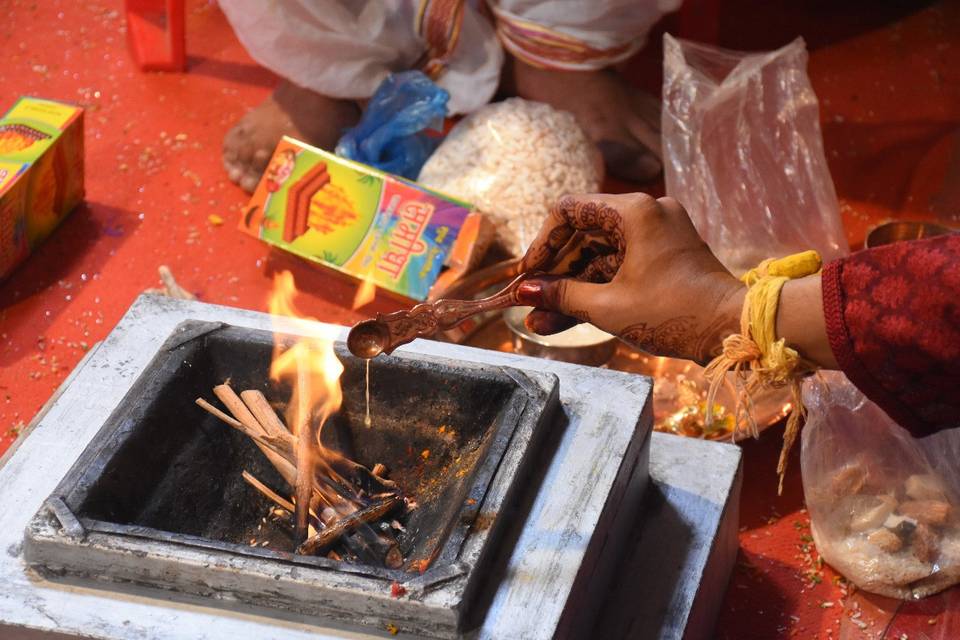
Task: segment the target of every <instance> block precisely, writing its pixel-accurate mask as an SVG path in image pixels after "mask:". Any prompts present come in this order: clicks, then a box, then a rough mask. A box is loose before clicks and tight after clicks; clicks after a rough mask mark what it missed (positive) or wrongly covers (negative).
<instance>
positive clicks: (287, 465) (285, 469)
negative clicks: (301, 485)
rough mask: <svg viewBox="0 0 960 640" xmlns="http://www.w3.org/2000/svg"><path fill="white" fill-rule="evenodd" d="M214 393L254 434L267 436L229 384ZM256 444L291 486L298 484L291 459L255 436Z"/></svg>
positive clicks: (294, 466) (215, 388)
mask: <svg viewBox="0 0 960 640" xmlns="http://www.w3.org/2000/svg"><path fill="white" fill-rule="evenodd" d="M213 393H214V395H215V396H217V397H218V398H219V399H220V402H222V403H223V404H224V405H225V406H226V407H227V409H229V410H230V413H232V414H233V417H234V418H236V420H237V421H238V422H240V423H241V424H242V425H243V426H244V427H246V428H247V430H249V431H250V433H252V434H257V435H258V436H260V437H263V436H266V435H267V432H266V430H264V428H263V427H262V426H261V425H260V423H259V422H257V419H256V418H255V417H254V416H253V414H252V413H250V410H249V409H247V405H245V404H243V400H241V399H240V396H238V395H237V394H236V392H235V391H234V390H233V389H232V388H231V387H230V385H229V384H226V383H224V384H219V385H217V386H215V387H214V388H213ZM251 437H252V436H251ZM254 444H256V445H257V447H259V449H260V451H262V452H263V455H265V456H267V460H269V461H270V464H272V465H273V466H274V467H276V469H277V471H278V472H279V473H280V475H281V476H283V479H284V480H286V481H287V482H288V483H289V484H290V486H296V482H297V467H296V465H294V464H293V462H291V461H290V460H288V459H286V458H284V457H283V456H282V455H280V454H279V453H277V452H276V451H273V450H271V449H270V447H268V446H266V445H265V444H263V443H261V442H259V440H258V439H256V438H254Z"/></svg>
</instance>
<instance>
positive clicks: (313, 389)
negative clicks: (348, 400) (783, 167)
mask: <svg viewBox="0 0 960 640" xmlns="http://www.w3.org/2000/svg"><path fill="white" fill-rule="evenodd" d="M296 293H297V289H296V286H295V285H294V282H293V274H291V273H290V272H289V271H284V272H283V273H280V274H278V275H277V276H276V277H274V280H273V292H272V294H271V296H270V304H269V309H270V313H271V314H273V315H275V316H288V317H290V318H293V319H294V320H293V322H294V326H295V327H296V326H297V325H301V324H302V325H304V328H305V329H307V328H308V325H307V323H308V322H311V321H313V320H314V319H313V318H309V317H306V316H304V315H303V314H302V313H300V312H299V311H298V310H297V308H296V307H295V306H294V304H293V299H294V297H295V296H296ZM320 326H321V327H322V326H323V325H320ZM304 333H310V334H312V335H309V336H304V337H301V338H299V339H298V340H297V341H296V342H294V343H293V345H290V346H287V345H285V344H284V343H283V342H282V341H281V340H278V341H277V342H276V344H275V345H274V351H273V361H272V362H271V363H270V378H271V379H272V380H275V381H278V382H283V383H286V384H289V385H290V386H291V387H292V388H293V395H292V397H291V398H290V402H289V404H288V406H287V412H286V416H285V417H286V419H287V426H288V427H289V428H290V430H291V431H292V432H293V433H294V434H298V433H299V432H300V430H301V429H302V428H303V426H304V425H309V424H310V423H311V422H313V421H317V422H318V423H319V424H320V425H321V426H322V425H323V423H324V422H326V420H327V418H329V417H330V416H331V415H332V414H334V413H336V412H337V410H338V409H340V405H341V403H342V402H343V392H342V390H341V389H340V375H341V374H342V373H343V365H342V364H341V363H340V360H338V359H337V356H336V353H335V352H334V349H333V343H334V340H335V339H336V334H335V332H334V331H328V330H321V333H320V335H317V325H309V328H308V330H306V331H304Z"/></svg>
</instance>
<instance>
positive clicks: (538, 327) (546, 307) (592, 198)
mask: <svg viewBox="0 0 960 640" xmlns="http://www.w3.org/2000/svg"><path fill="white" fill-rule="evenodd" d="M521 269H522V270H523V271H524V272H527V273H537V272H543V273H547V274H551V275H543V276H540V275H535V276H533V277H531V278H530V279H529V280H527V281H525V282H524V283H522V284H521V285H520V288H519V290H518V294H519V298H520V301H521V302H522V303H524V304H528V305H530V306H533V307H536V309H535V310H534V311H533V312H531V314H530V315H529V316H528V317H527V328H529V329H530V330H531V331H534V332H536V333H539V334H542V335H547V334H551V333H556V332H558V331H562V330H564V329H567V328H569V327H571V326H573V325H574V324H577V323H578V322H590V323H592V324H594V325H596V326H597V327H599V328H601V329H603V330H605V331H607V332H609V333H612V334H615V335H617V336H619V337H620V338H621V339H622V340H624V341H626V342H627V343H629V344H631V345H633V346H635V347H637V348H639V349H642V350H643V351H646V352H649V353H652V354H655V355H661V356H670V357H677V358H687V359H690V360H694V361H696V362H698V363H700V364H705V363H706V362H708V361H709V360H710V359H711V358H712V357H713V356H715V355H717V354H718V353H719V352H720V350H721V348H722V341H723V339H724V338H725V337H727V336H728V335H730V334H731V333H735V332H738V331H739V328H740V311H741V307H742V306H743V299H744V294H745V287H744V286H743V284H742V283H741V282H740V281H739V280H738V279H737V278H735V277H734V276H733V275H732V274H731V273H730V272H729V271H727V270H726V269H725V268H724V267H723V265H722V264H720V261H719V260H717V258H716V257H715V256H714V255H713V253H712V252H711V251H710V248H709V247H707V245H706V244H705V243H704V242H703V240H701V239H700V236H699V235H698V234H697V231H696V229H695V228H694V226H693V223H692V222H691V221H690V218H689V216H688V215H687V212H686V211H685V210H684V209H683V207H682V206H680V204H679V203H678V202H677V201H676V200H674V199H672V198H659V199H654V198H652V197H651V196H648V195H645V194H639V193H635V194H623V195H603V194H598V195H577V196H566V197H564V198H562V199H561V200H560V201H559V202H558V203H557V204H556V206H555V207H554V208H553V210H552V211H551V212H550V215H549V217H548V218H547V220H546V222H544V225H543V227H542V228H541V230H540V232H539V234H538V235H537V237H536V239H535V240H534V241H533V243H532V244H531V245H530V248H529V250H528V251H527V253H526V255H525V256H524V257H523V260H522V263H521ZM804 281H806V282H804ZM795 282H796V283H798V284H797V285H794V284H793V283H792V282H791V283H788V285H787V286H785V287H784V293H783V294H782V297H781V313H782V312H783V310H784V307H787V306H789V307H790V308H791V310H792V311H793V312H795V313H793V315H794V316H796V317H795V318H794V320H793V322H794V323H801V324H800V325H799V326H800V327H802V332H803V333H808V332H809V329H810V324H803V323H812V325H813V331H814V332H815V331H816V329H817V327H816V318H811V317H808V316H810V315H811V312H810V309H812V308H813V307H815V308H816V309H817V310H820V314H819V323H820V325H821V326H822V325H823V314H822V307H821V303H820V297H819V296H820V290H819V287H820V279H819V277H811V278H804V279H801V280H797V281H795ZM801 284H802V286H801ZM788 287H789V291H788ZM814 287H815V290H814V289H813V288H814ZM813 302H815V303H816V304H815V305H813V304H812V303H813ZM812 315H816V314H815V313H813V314H812ZM783 332H788V333H789V332H794V333H796V331H795V329H794V327H793V326H781V323H780V321H779V319H778V333H779V334H780V335H784V333H783ZM817 339H819V340H820V343H818V344H815V345H806V344H805V343H806V342H808V341H806V340H803V339H801V340H799V341H798V342H799V343H800V344H799V346H800V347H801V348H802V347H804V346H811V348H812V349H815V350H816V353H811V354H810V355H813V356H814V357H816V356H822V355H823V353H822V352H823V350H824V349H825V352H826V356H825V357H827V358H829V359H830V360H832V354H830V350H829V345H828V344H827V341H826V333H825V328H824V329H823V333H822V334H820V336H817ZM789 340H790V338H788V341H789Z"/></svg>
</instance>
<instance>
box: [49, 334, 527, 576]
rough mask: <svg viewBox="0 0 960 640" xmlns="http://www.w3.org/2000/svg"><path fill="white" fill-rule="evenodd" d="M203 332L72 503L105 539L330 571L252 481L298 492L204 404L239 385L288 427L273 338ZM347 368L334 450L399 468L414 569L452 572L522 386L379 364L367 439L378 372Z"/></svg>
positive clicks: (356, 364) (352, 362) (161, 358)
mask: <svg viewBox="0 0 960 640" xmlns="http://www.w3.org/2000/svg"><path fill="white" fill-rule="evenodd" d="M190 330H191V328H190V327H186V328H184V331H186V332H187V333H189V331H190ZM181 333H182V332H181ZM195 333H197V334H200V335H198V337H196V338H194V339H190V340H186V341H184V342H182V343H181V344H177V345H173V346H172V347H170V348H167V349H165V350H162V351H161V353H160V355H158V356H157V358H156V359H155V360H154V362H153V363H152V364H151V366H150V367H149V368H148V370H147V372H146V373H145V374H144V375H143V377H141V379H140V380H138V382H137V383H136V384H135V385H134V387H133V388H132V389H131V393H130V394H128V396H127V398H126V399H125V400H124V402H123V403H122V404H121V405H120V407H119V408H118V409H117V411H116V412H115V413H114V415H113V416H112V417H111V420H110V422H111V423H114V424H118V425H119V428H117V429H116V430H115V431H114V435H113V437H112V439H111V441H110V442H108V443H106V447H107V448H108V449H109V448H111V447H112V448H113V449H111V450H110V453H109V455H105V454H104V451H101V452H99V453H98V455H96V456H93V457H92V458H91V460H90V464H89V465H88V466H87V467H86V468H85V469H83V470H82V471H81V473H80V475H79V478H78V482H77V483H76V486H75V487H74V488H73V490H72V491H71V492H70V493H69V494H68V495H67V496H66V498H67V500H66V501H67V504H68V505H69V506H70V508H71V509H73V510H74V513H75V514H76V515H77V516H78V517H79V518H80V519H81V521H84V522H85V523H86V524H87V525H88V526H91V527H92V528H94V529H96V528H98V527H97V523H98V522H99V523H104V524H105V525H106V526H108V527H110V526H112V527H114V528H115V529H116V530H117V531H118V532H120V533H122V532H123V530H124V529H125V528H129V531H133V530H134V529H135V528H136V531H137V533H136V534H137V535H146V536H149V532H150V531H151V530H153V531H157V532H166V533H169V534H175V535H179V536H182V537H183V541H184V542H185V543H187V544H189V543H190V542H191V540H196V541H204V543H205V544H209V543H215V544H217V545H218V546H220V547H221V548H225V549H229V550H233V551H236V552H238V553H248V552H249V550H250V549H251V548H253V547H255V548H256V549H257V551H258V553H260V554H262V553H264V552H271V551H272V552H276V553H277V554H278V557H282V558H284V559H286V560H291V559H294V560H296V561H301V562H309V563H311V564H320V565H326V564H330V563H331V561H329V560H327V559H326V558H312V557H311V558H304V557H299V556H297V557H296V558H294V557H292V556H291V555H290V554H291V553H292V552H293V549H294V547H295V543H294V540H293V536H292V532H291V531H290V529H289V527H284V526H281V525H280V523H277V522H272V521H271V520H270V518H269V514H270V512H271V507H272V506H273V505H272V503H271V502H270V501H269V500H268V499H267V498H266V497H264V496H263V495H262V494H261V493H259V492H258V491H257V490H255V489H254V488H253V487H252V486H250V485H249V484H248V483H247V482H245V481H244V480H243V478H242V473H243V471H248V472H249V473H251V474H252V475H253V476H256V477H257V478H259V479H260V480H261V481H263V482H264V483H265V484H267V485H268V486H270V487H272V488H274V489H276V490H277V491H278V493H281V494H283V495H285V496H288V497H289V496H290V495H291V494H292V491H293V488H292V487H289V486H288V485H287V484H286V483H285V482H284V480H283V479H282V478H281V477H280V476H279V474H278V473H277V472H276V470H275V469H274V468H273V467H272V466H271V465H270V463H269V462H268V461H267V459H266V458H265V457H264V455H263V454H262V453H261V451H260V450H258V449H257V447H256V446H255V445H254V443H253V442H252V441H251V440H250V439H249V438H247V437H246V436H244V435H243V434H242V433H240V432H238V431H236V430H234V429H231V428H230V427H227V426H226V425H224V424H223V423H221V422H220V421H218V420H217V419H216V418H215V417H213V416H211V415H209V414H208V413H206V412H204V411H203V410H202V409H201V408H200V407H198V406H196V405H195V404H194V400H195V398H196V397H197V396H205V397H210V398H212V396H211V394H210V389H211V388H212V387H213V386H214V385H217V384H220V383H222V382H224V381H226V380H230V383H231V385H232V386H233V387H234V388H236V389H259V390H261V391H262V392H263V393H264V394H265V395H266V397H267V399H268V400H270V402H271V403H272V404H274V405H275V406H278V407H280V409H281V410H280V411H278V413H280V414H281V415H282V405H284V404H285V403H286V402H287V400H288V399H289V397H290V389H289V388H284V387H282V386H278V385H276V384H273V383H271V382H270V380H269V375H268V369H269V365H270V360H271V355H272V351H273V343H274V341H273V338H274V337H273V334H271V333H268V332H264V331H257V330H248V329H240V328H234V327H223V328H219V329H217V330H214V331H208V332H206V333H203V327H199V326H198V327H196V328H195ZM338 356H339V357H340V359H341V361H342V362H343V364H344V367H345V371H344V374H343V376H342V378H341V383H342V388H343V405H342V407H341V409H340V411H339V412H338V413H337V414H336V415H335V416H334V417H333V418H332V419H331V420H330V421H329V422H328V424H327V425H326V426H325V428H324V430H323V432H322V440H323V442H324V444H325V445H327V446H328V447H330V448H332V449H334V450H337V451H340V452H342V453H343V454H344V455H345V456H346V457H348V458H351V459H353V460H355V461H356V462H359V463H360V464H362V465H364V466H366V467H368V468H370V467H372V466H373V465H374V464H376V463H382V464H384V465H386V466H387V468H388V469H389V472H390V476H389V477H390V479H391V480H393V481H395V482H396V483H397V485H398V486H399V488H400V490H401V491H402V493H403V494H404V495H405V496H407V497H409V498H411V499H412V500H414V501H416V503H417V507H416V508H415V509H414V510H412V511H410V512H409V513H408V514H407V516H406V517H405V519H404V529H405V531H404V532H403V533H401V534H399V535H398V537H397V541H398V544H399V546H400V551H401V552H402V555H403V558H404V564H403V569H404V570H407V571H413V570H416V571H423V570H424V569H425V568H426V567H427V566H428V565H429V564H430V563H431V562H432V563H433V564H434V565H438V564H442V563H444V562H448V561H452V560H453V559H454V558H455V557H456V553H457V544H458V539H462V536H463V535H464V534H465V528H466V527H468V526H469V524H470V518H469V516H470V514H471V511H470V508H469V505H471V504H476V503H477V502H478V501H482V499H483V495H484V492H485V490H486V485H487V483H488V482H489V480H490V478H491V477H492V475H493V473H494V471H495V470H496V467H497V464H498V461H499V457H500V456H502V454H503V451H504V448H505V447H506V444H507V442H508V441H509V435H510V429H511V428H512V424H510V417H509V416H510V415H513V416H514V417H515V415H516V414H518V413H519V411H517V410H516V408H515V407H514V408H513V410H510V407H509V405H510V404H511V402H513V401H514V400H515V398H514V394H513V392H514V389H515V385H514V381H513V380H512V379H511V378H510V377H509V376H507V375H505V374H503V373H501V372H498V371H494V370H490V369H483V368H470V367H450V366H447V365H444V364H441V363H436V362H430V361H424V360H422V359H416V360H415V359H404V358H402V357H399V358H391V359H383V358H380V359H377V360H374V361H372V363H371V365H370V372H369V382H370V394H369V396H370V414H371V418H372V421H371V426H369V427H367V426H365V424H364V422H365V421H364V418H365V413H366V405H365V378H366V370H365V369H366V364H365V362H364V361H361V360H358V359H356V358H353V357H351V356H349V355H348V354H347V352H346V351H345V350H341V349H338ZM108 426H109V425H108ZM265 517H266V521H265ZM331 566H333V565H331ZM431 566H432V565H431ZM371 571H372V572H373V573H379V574H382V573H383V572H384V571H385V570H383V569H380V568H377V569H373V568H371ZM387 573H389V572H387Z"/></svg>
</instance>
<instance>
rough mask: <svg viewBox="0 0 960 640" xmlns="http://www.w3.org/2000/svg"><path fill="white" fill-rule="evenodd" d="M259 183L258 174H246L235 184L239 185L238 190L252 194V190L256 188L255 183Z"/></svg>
mask: <svg viewBox="0 0 960 640" xmlns="http://www.w3.org/2000/svg"><path fill="white" fill-rule="evenodd" d="M259 182H260V174H259V173H251V172H249V171H248V172H246V173H244V174H243V176H242V177H241V178H240V182H238V183H237V184H239V185H240V188H241V189H243V190H244V191H246V192H247V193H253V191H254V189H256V188H257V183H259Z"/></svg>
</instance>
